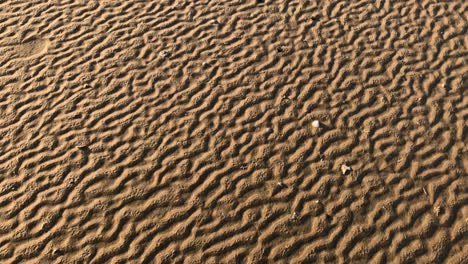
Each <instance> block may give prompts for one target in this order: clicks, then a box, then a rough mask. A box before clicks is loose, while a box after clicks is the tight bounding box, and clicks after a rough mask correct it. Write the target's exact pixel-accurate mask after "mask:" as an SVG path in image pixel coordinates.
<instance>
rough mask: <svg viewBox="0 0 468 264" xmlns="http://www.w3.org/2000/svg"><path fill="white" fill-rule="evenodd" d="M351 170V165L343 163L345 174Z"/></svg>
mask: <svg viewBox="0 0 468 264" xmlns="http://www.w3.org/2000/svg"><path fill="white" fill-rule="evenodd" d="M350 170H351V167H349V166H348V165H346V164H343V165H341V173H343V175H345V174H346V173H348V171H350Z"/></svg>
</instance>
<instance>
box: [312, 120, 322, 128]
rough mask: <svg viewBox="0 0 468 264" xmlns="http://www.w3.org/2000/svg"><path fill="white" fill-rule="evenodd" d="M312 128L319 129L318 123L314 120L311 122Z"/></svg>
mask: <svg viewBox="0 0 468 264" xmlns="http://www.w3.org/2000/svg"><path fill="white" fill-rule="evenodd" d="M312 126H313V127H315V128H319V127H320V122H319V121H318V120H314V121H312Z"/></svg>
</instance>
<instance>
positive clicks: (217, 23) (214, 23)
mask: <svg viewBox="0 0 468 264" xmlns="http://www.w3.org/2000/svg"><path fill="white" fill-rule="evenodd" d="M211 23H213V25H218V26H219V25H221V23H219V21H218V20H216V19H213V20H211Z"/></svg>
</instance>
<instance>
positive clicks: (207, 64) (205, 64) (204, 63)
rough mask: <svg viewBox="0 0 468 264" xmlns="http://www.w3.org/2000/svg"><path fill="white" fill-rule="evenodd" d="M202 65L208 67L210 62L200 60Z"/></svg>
mask: <svg viewBox="0 0 468 264" xmlns="http://www.w3.org/2000/svg"><path fill="white" fill-rule="evenodd" d="M202 66H203V67H209V66H210V64H209V63H208V62H206V61H204V62H202Z"/></svg>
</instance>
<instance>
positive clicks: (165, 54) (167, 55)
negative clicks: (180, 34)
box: [161, 51, 171, 58]
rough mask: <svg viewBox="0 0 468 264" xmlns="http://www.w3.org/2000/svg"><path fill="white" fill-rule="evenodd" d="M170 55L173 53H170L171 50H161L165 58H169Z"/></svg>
mask: <svg viewBox="0 0 468 264" xmlns="http://www.w3.org/2000/svg"><path fill="white" fill-rule="evenodd" d="M170 55H171V54H170V53H169V52H167V51H161V56H162V57H163V58H167V57H169V56H170Z"/></svg>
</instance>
